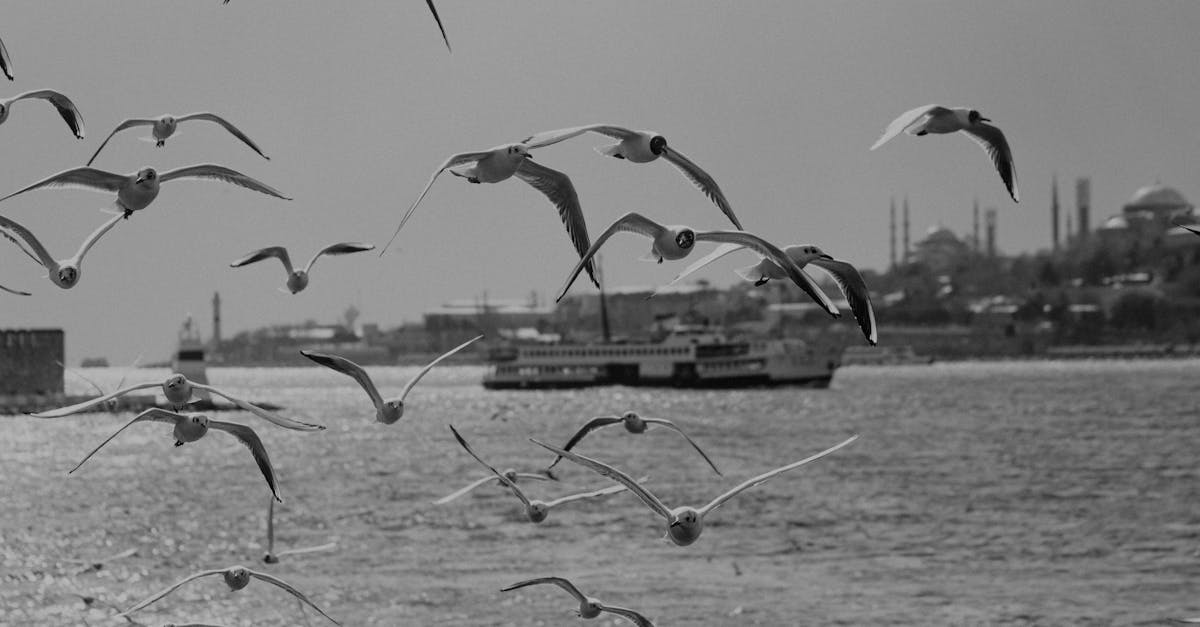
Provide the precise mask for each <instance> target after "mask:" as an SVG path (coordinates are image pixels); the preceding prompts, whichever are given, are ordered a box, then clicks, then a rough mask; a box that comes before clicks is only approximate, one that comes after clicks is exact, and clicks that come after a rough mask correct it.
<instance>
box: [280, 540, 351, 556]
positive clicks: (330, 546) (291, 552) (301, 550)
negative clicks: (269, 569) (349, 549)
mask: <svg viewBox="0 0 1200 627" xmlns="http://www.w3.org/2000/svg"><path fill="white" fill-rule="evenodd" d="M336 548H337V542H326V543H325V544H320V545H317V546H306V547H303V548H299V549H284V550H282V551H280V552H278V553H275V554H274V555H275V557H285V556H288V555H304V554H305V553H319V552H321V551H329V550H332V549H336Z"/></svg>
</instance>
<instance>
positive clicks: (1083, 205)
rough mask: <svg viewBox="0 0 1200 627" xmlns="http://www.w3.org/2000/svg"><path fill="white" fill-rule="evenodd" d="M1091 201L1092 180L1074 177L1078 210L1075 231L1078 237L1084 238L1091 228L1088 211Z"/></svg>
mask: <svg viewBox="0 0 1200 627" xmlns="http://www.w3.org/2000/svg"><path fill="white" fill-rule="evenodd" d="M1091 203H1092V181H1091V180H1090V179H1087V178H1078V179H1075V207H1076V209H1077V210H1078V211H1079V224H1078V225H1077V227H1076V229H1075V232H1076V233H1078V234H1079V237H1080V239H1086V238H1087V236H1088V231H1089V230H1090V229H1091V224H1090V219H1089V218H1090V216H1089V215H1088V214H1089V213H1090V209H1091Z"/></svg>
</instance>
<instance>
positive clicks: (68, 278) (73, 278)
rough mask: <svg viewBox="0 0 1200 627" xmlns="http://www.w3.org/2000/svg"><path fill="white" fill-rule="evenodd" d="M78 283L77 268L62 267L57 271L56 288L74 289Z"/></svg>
mask: <svg viewBox="0 0 1200 627" xmlns="http://www.w3.org/2000/svg"><path fill="white" fill-rule="evenodd" d="M78 282H79V268H76V267H75V266H63V267H61V268H59V269H58V281H57V283H58V286H59V287H61V288H64V289H65V288H70V287H74V286H75V284H76V283H78Z"/></svg>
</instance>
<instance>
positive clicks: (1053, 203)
mask: <svg viewBox="0 0 1200 627" xmlns="http://www.w3.org/2000/svg"><path fill="white" fill-rule="evenodd" d="M1050 250H1053V251H1055V252H1058V173H1057V172H1055V173H1054V175H1053V176H1051V178H1050Z"/></svg>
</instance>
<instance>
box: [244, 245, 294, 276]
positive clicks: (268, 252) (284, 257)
mask: <svg viewBox="0 0 1200 627" xmlns="http://www.w3.org/2000/svg"><path fill="white" fill-rule="evenodd" d="M269 257H275V258H277V259H279V261H281V262H283V269H284V270H285V271H287V273H288V275H289V276H290V275H291V274H292V258H291V257H290V256H288V251H287V249H286V248H284V247H283V246H268V247H266V248H260V249H258V250H256V251H254V252H250V253H246V255H245V256H244V257H242V258H240V259H237V260H235V261H234V262H233V263H231V264H229V267H230V268H240V267H242V266H246V265H250V264H252V263H254V262H256V261H262V260H263V259H267V258H269Z"/></svg>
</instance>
